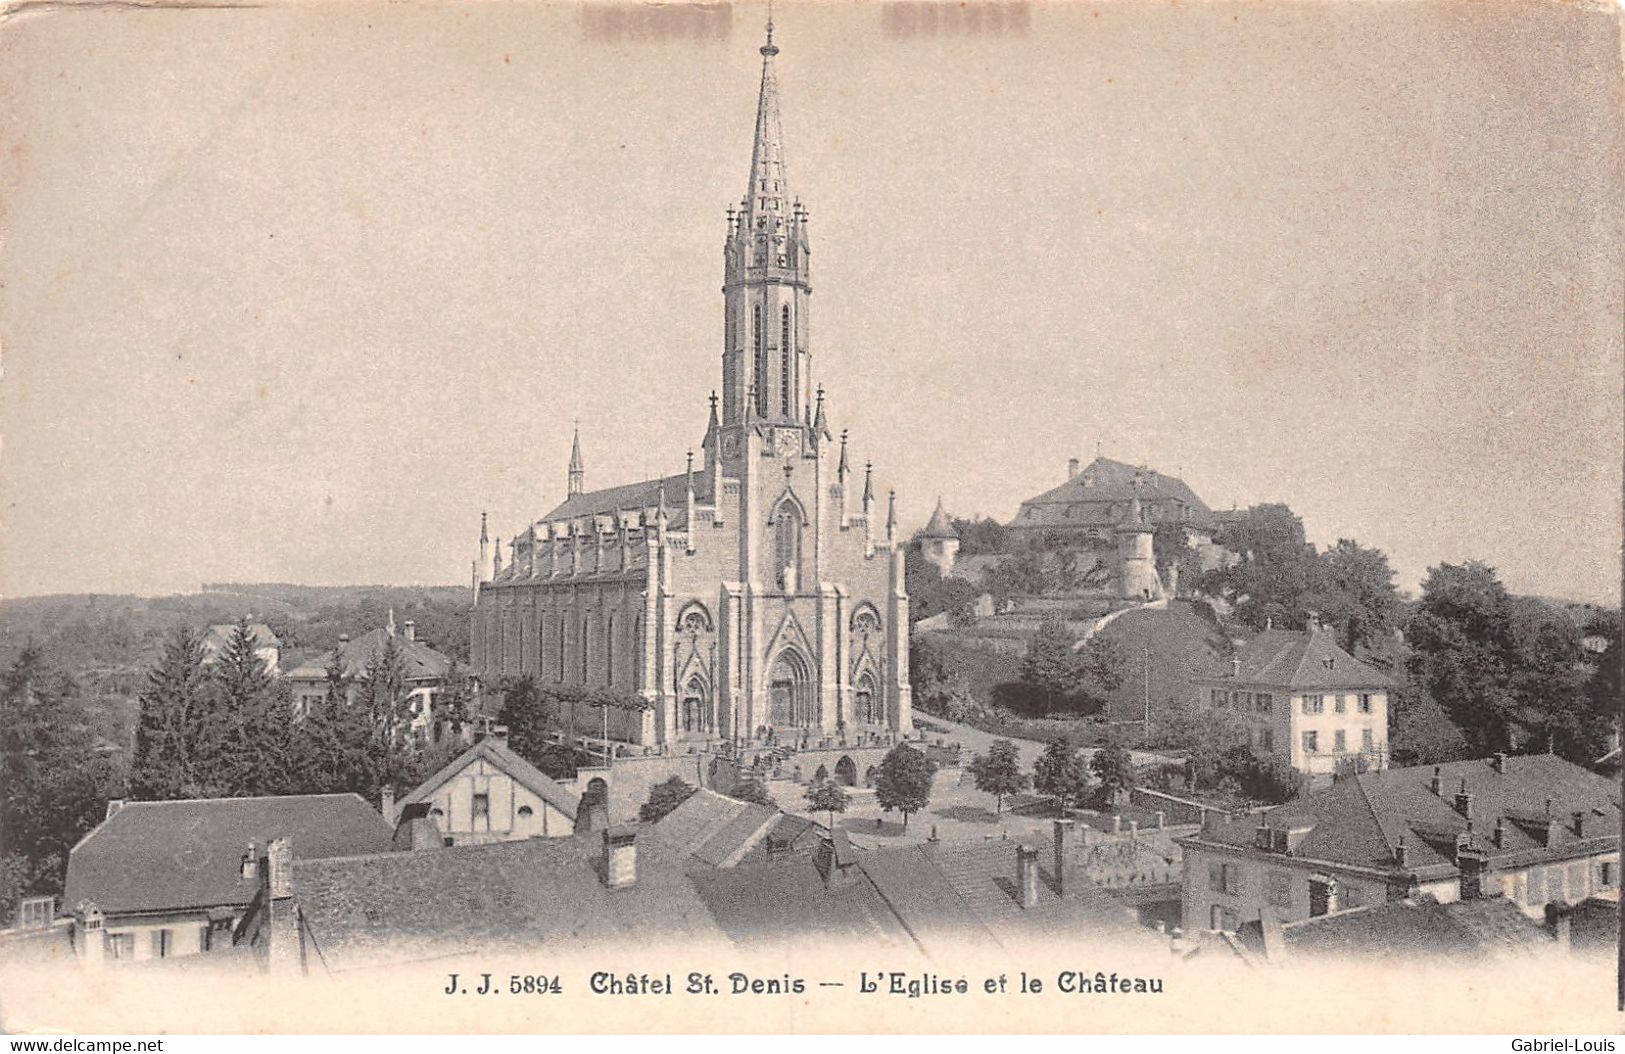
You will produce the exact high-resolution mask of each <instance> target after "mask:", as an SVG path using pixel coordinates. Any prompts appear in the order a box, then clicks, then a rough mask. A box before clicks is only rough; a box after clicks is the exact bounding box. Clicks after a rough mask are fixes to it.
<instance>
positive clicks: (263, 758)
mask: <svg viewBox="0 0 1625 1054" xmlns="http://www.w3.org/2000/svg"><path fill="white" fill-rule="evenodd" d="M258 648H259V640H258V638H257V637H256V636H255V635H254V631H253V629H251V628H250V627H249V624H248V619H246V618H243V619H240V620H239V621H238V622H237V624H236V626H234V627H233V628H232V631H231V636H230V637H229V638H227V640H226V646H225V647H224V648H223V649H221V652H220V656H219V659H218V660H217V661H216V662H215V663H214V664H213V665H212V666H211V667H210V673H211V682H212V683H211V688H212V691H211V693H210V695H211V698H212V705H211V706H210V707H209V708H208V710H207V712H206V713H205V715H204V722H205V728H206V731H205V735H204V738H205V740H206V741H207V743H208V744H209V748H208V749H209V756H208V757H207V759H205V760H204V766H205V768H206V770H207V772H208V773H209V782H211V783H213V784H215V785H217V786H219V787H221V788H222V789H223V790H224V791H225V792H226V793H227V794H230V795H233V796H243V797H256V796H261V795H271V794H281V793H284V792H285V791H286V790H288V787H289V782H290V774H289V758H290V748H291V746H292V744H291V742H290V739H291V735H292V722H291V712H292V703H291V700H290V699H289V695H288V692H287V689H286V686H284V685H281V684H278V683H276V682H274V681H273V680H272V678H271V673H270V671H269V670H268V669H266V666H265V662H264V660H262V659H261V658H260V657H259V655H258V653H257V651H258Z"/></svg>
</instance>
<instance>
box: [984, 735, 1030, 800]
mask: <svg viewBox="0 0 1625 1054" xmlns="http://www.w3.org/2000/svg"><path fill="white" fill-rule="evenodd" d="M970 772H971V776H972V777H973V778H974V779H975V780H976V789H977V790H979V791H981V792H982V793H984V794H991V795H993V799H994V806H993V811H994V812H995V813H1003V812H1004V796H1005V795H1006V794H1019V793H1021V792H1022V791H1023V790H1025V789H1026V787H1027V780H1028V777H1027V774H1026V773H1024V772H1022V771H1021V755H1020V754H1019V753H1018V752H1017V750H1016V745H1015V744H1014V743H1012V742H1010V741H1009V740H1008V739H995V740H994V741H993V742H992V743H990V744H988V748H987V753H986V754H978V755H977V756H976V757H975V758H973V759H971V763H970Z"/></svg>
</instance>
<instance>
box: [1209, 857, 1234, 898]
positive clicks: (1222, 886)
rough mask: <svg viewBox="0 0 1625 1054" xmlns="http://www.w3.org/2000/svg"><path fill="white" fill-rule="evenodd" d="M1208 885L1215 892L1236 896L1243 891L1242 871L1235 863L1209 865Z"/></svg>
mask: <svg viewBox="0 0 1625 1054" xmlns="http://www.w3.org/2000/svg"><path fill="white" fill-rule="evenodd" d="M1207 885H1208V888H1209V889H1211V890H1212V891H1213V892H1215V893H1223V894H1224V895H1225V896H1235V895H1236V894H1238V893H1240V892H1241V871H1240V869H1239V868H1237V866H1236V865H1235V864H1221V863H1212V864H1209V865H1207Z"/></svg>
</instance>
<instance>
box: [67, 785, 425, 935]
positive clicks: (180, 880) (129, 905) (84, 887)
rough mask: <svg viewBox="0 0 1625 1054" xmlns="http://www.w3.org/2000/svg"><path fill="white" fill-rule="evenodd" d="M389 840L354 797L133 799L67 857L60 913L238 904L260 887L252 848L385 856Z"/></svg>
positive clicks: (380, 821) (306, 854)
mask: <svg viewBox="0 0 1625 1054" xmlns="http://www.w3.org/2000/svg"><path fill="white" fill-rule="evenodd" d="M392 834H393V831H392V829H391V828H390V826H389V824H388V823H386V822H385V821H384V818H383V817H382V816H380V815H379V814H378V811H377V810H376V809H374V808H373V807H372V806H370V805H368V804H367V803H366V802H365V801H363V800H362V799H361V798H360V797H358V796H357V795H354V794H296V795H288V796H286V797H277V798H207V799H199V800H195V801H153V802H130V803H128V804H126V805H124V806H123V807H122V808H120V809H119V810H118V811H116V812H115V813H113V815H112V816H110V817H108V819H107V820H106V821H105V822H103V823H102V824H101V825H100V826H98V827H97V828H96V829H95V830H93V831H91V832H90V833H89V834H88V835H86V836H85V837H84V838H83V839H82V840H81V841H80V842H79V844H78V845H76V846H74V847H73V851H72V852H71V853H70V854H69V856H68V876H67V884H66V888H65V889H64V891H63V896H62V903H63V905H64V907H66V908H68V909H70V910H71V909H73V908H75V907H77V906H78V905H79V904H81V903H84V902H87V901H88V902H94V903H95V904H96V906H97V907H99V908H101V910H102V911H103V912H105V913H107V914H109V915H112V914H128V913H133V912H157V911H180V910H188V909H197V908H208V907H217V906H229V907H236V906H240V905H244V904H247V903H248V902H249V901H250V900H252V899H253V897H254V893H255V891H256V890H257V888H258V880H257V879H255V878H243V877H242V857H243V854H244V852H246V851H247V849H248V846H249V844H250V843H254V844H256V845H258V846H264V845H265V844H266V843H267V842H270V841H271V840H272V839H275V838H290V839H292V841H293V852H294V856H295V858H296V859H297V858H313V857H326V856H341V855H345V854H350V853H371V852H382V851H384V850H386V849H388V848H389V844H390V838H391V836H392Z"/></svg>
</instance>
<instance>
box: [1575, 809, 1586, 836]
mask: <svg viewBox="0 0 1625 1054" xmlns="http://www.w3.org/2000/svg"><path fill="white" fill-rule="evenodd" d="M1585 836H1586V814H1585V813H1584V812H1577V813H1575V814H1574V837H1575V838H1576V839H1581V838H1584V837H1585Z"/></svg>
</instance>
